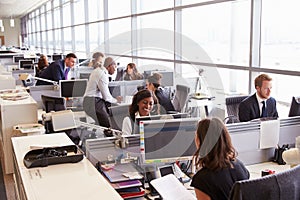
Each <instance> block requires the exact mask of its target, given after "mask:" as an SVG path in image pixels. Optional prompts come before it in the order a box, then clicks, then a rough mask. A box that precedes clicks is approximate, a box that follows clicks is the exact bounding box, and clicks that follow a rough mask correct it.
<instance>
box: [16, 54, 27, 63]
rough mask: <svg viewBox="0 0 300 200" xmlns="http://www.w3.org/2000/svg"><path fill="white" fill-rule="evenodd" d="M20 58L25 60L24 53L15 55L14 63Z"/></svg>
mask: <svg viewBox="0 0 300 200" xmlns="http://www.w3.org/2000/svg"><path fill="white" fill-rule="evenodd" d="M19 60H25V58H24V56H23V55H17V56H13V62H14V63H19Z"/></svg>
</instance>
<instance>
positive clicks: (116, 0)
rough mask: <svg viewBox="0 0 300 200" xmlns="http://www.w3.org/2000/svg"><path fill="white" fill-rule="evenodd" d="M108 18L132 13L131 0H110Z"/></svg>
mask: <svg viewBox="0 0 300 200" xmlns="http://www.w3.org/2000/svg"><path fill="white" fill-rule="evenodd" d="M107 2H108V10H109V12H108V18H114V17H121V16H126V15H130V14H131V10H130V9H131V0H122V1H120V0H109V1H107Z"/></svg>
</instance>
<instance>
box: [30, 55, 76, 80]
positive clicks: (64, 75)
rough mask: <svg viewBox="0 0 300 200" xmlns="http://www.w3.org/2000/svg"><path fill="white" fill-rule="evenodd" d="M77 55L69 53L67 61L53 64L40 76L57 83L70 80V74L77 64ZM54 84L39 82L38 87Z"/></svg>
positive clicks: (63, 60)
mask: <svg viewBox="0 0 300 200" xmlns="http://www.w3.org/2000/svg"><path fill="white" fill-rule="evenodd" d="M76 59H77V57H76V55H75V54H74V53H69V54H67V55H66V58H65V59H62V60H58V61H55V62H52V63H51V64H50V65H49V66H48V67H47V68H46V69H45V70H44V71H43V72H41V73H40V74H39V77H40V78H43V79H47V80H51V81H56V82H59V80H68V73H69V71H70V69H71V68H73V67H74V65H75V63H76ZM51 84H53V83H50V82H46V81H42V80H37V82H36V85H51Z"/></svg>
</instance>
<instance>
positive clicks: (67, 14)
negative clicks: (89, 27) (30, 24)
mask: <svg viewBox="0 0 300 200" xmlns="http://www.w3.org/2000/svg"><path fill="white" fill-rule="evenodd" d="M62 17H63V26H64V27H65V26H71V10H70V3H67V4H64V5H63V16H62ZM54 18H56V17H54Z"/></svg>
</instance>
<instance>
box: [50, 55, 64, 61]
mask: <svg viewBox="0 0 300 200" xmlns="http://www.w3.org/2000/svg"><path fill="white" fill-rule="evenodd" d="M60 59H63V55H62V54H53V55H52V61H56V60H60Z"/></svg>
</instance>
